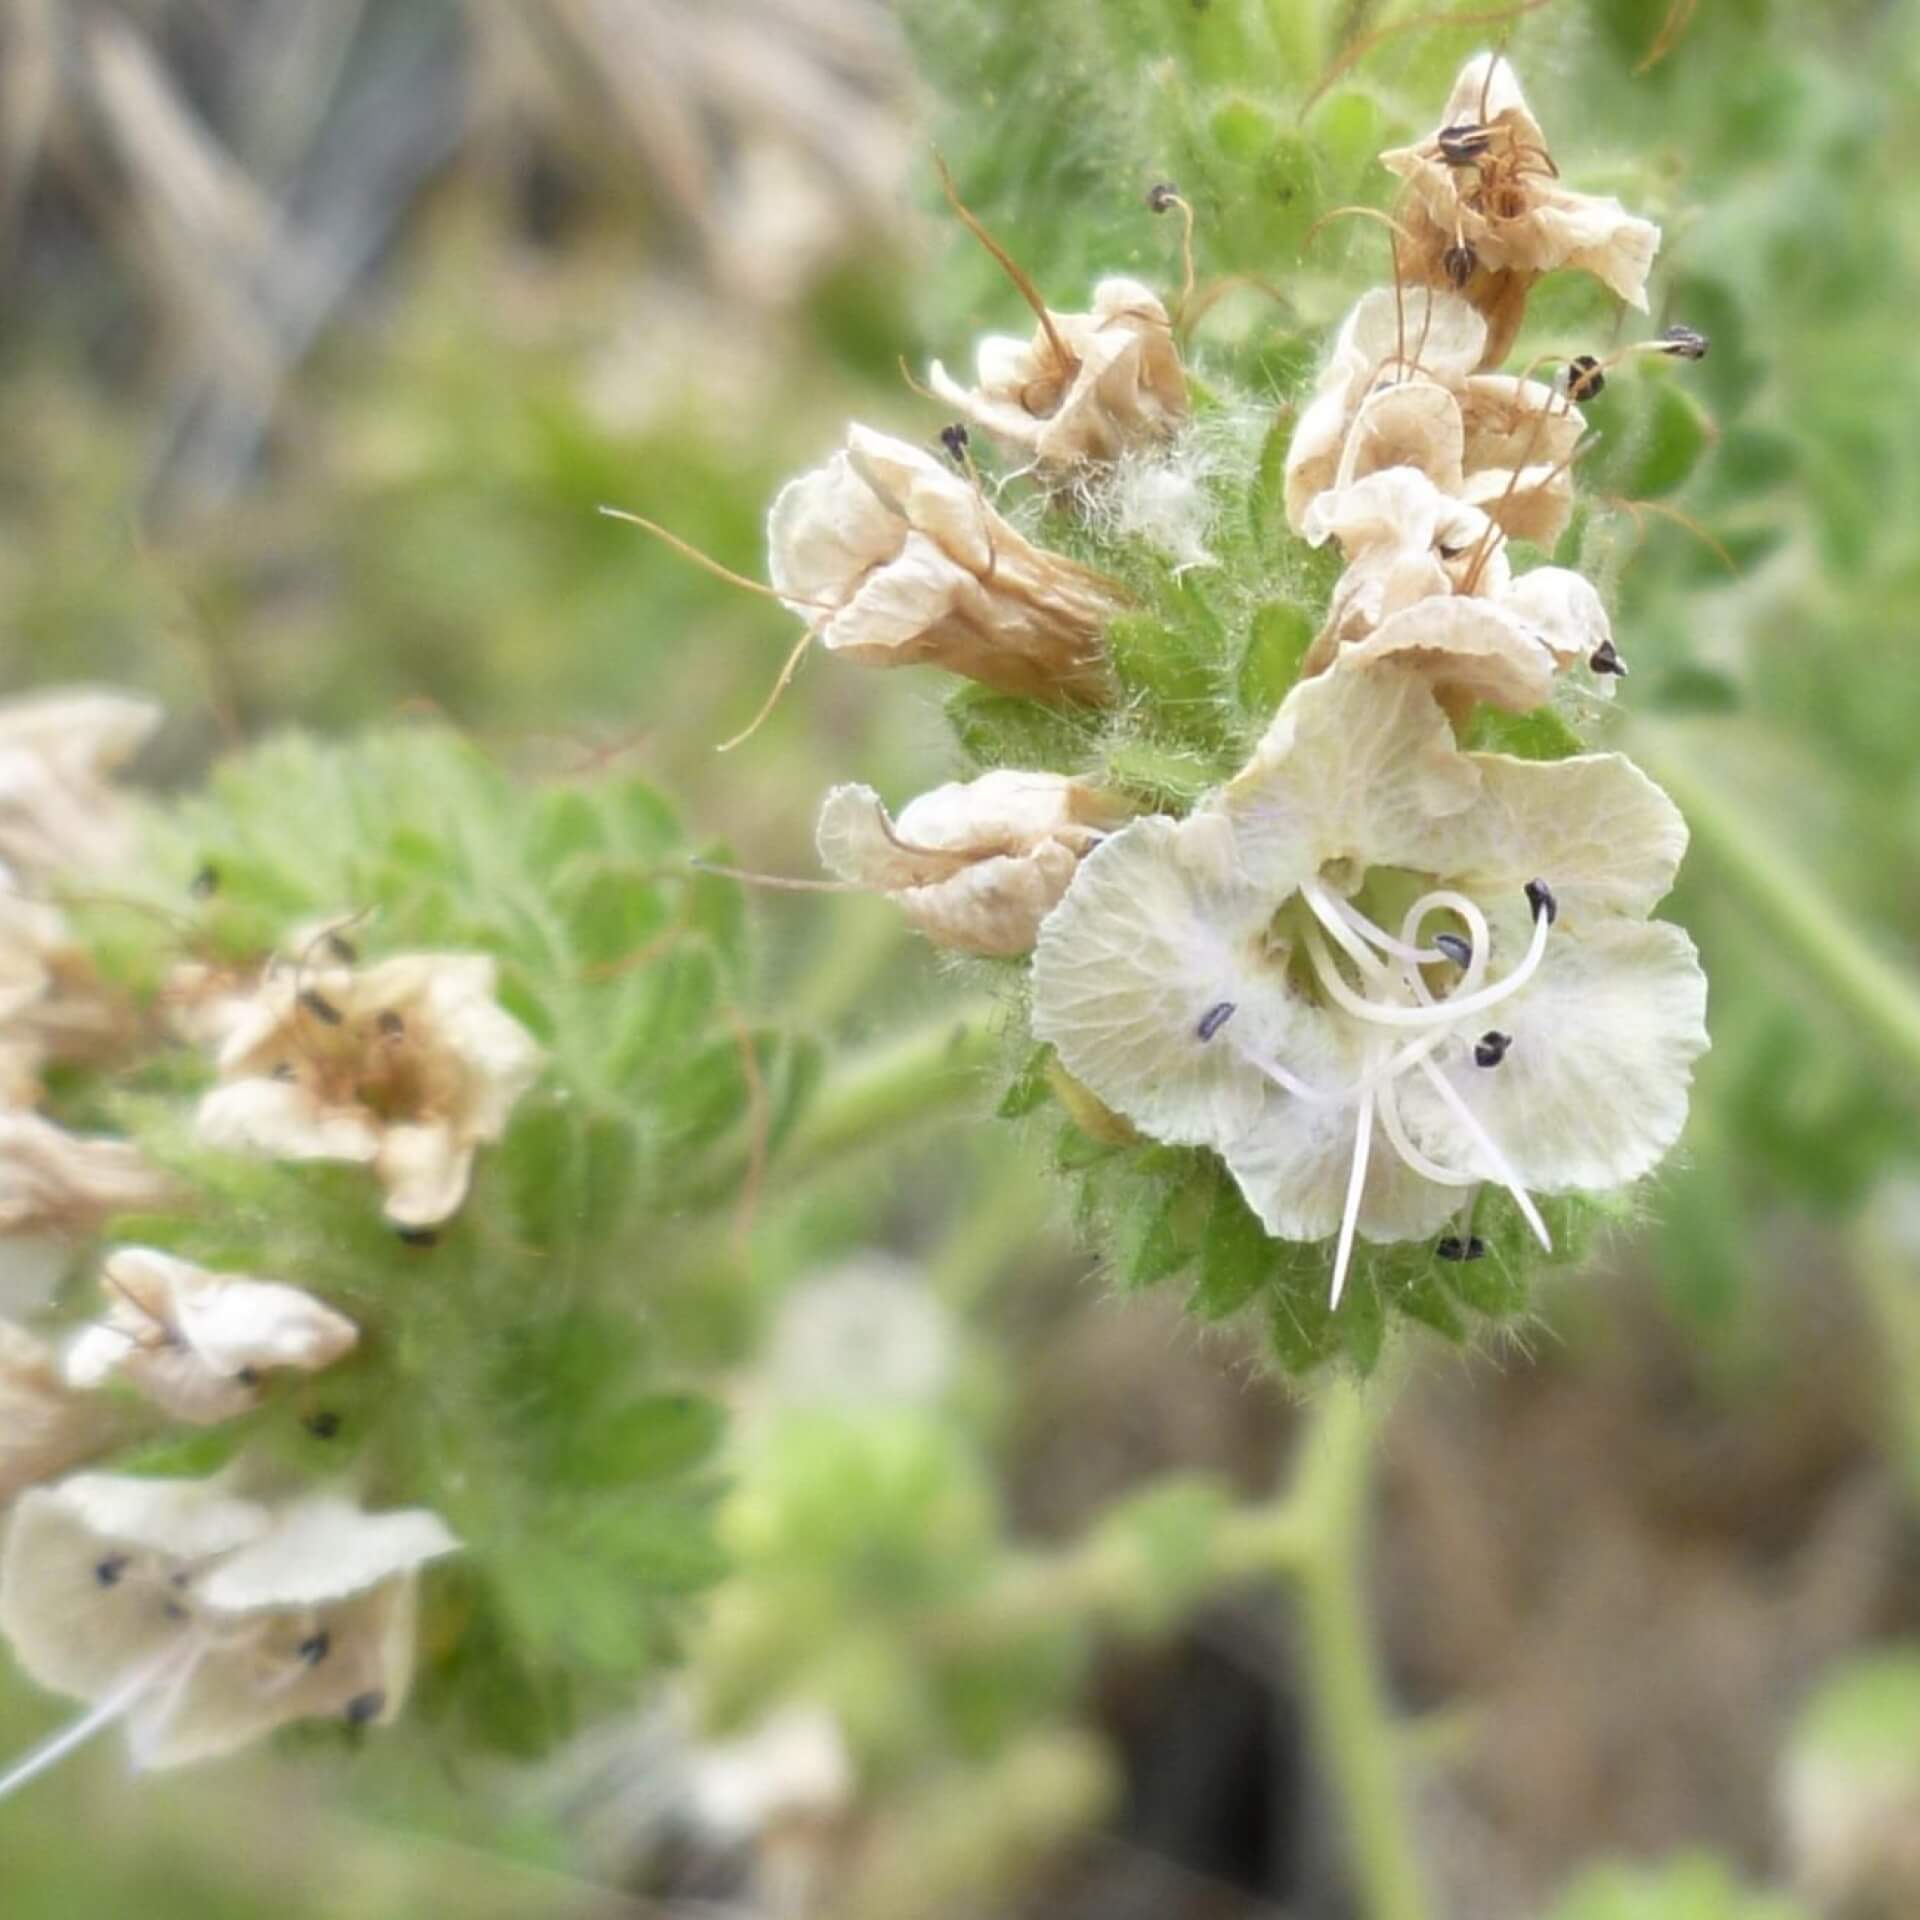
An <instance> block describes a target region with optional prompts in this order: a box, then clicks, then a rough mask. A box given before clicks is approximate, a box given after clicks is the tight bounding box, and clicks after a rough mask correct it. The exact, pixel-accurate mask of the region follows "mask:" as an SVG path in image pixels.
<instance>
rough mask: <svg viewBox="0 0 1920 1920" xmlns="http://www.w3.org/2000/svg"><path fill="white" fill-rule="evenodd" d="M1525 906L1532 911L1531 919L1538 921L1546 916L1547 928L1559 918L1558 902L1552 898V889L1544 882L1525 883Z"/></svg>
mask: <svg viewBox="0 0 1920 1920" xmlns="http://www.w3.org/2000/svg"><path fill="white" fill-rule="evenodd" d="M1527 905H1528V906H1530V907H1531V908H1532V909H1533V917H1534V918H1535V919H1536V920H1538V919H1539V918H1540V917H1541V915H1542V914H1544V915H1545V916H1546V921H1547V925H1548V926H1552V925H1553V923H1554V922H1555V921H1556V920H1557V919H1559V917H1560V902H1559V901H1558V900H1556V899H1555V898H1554V897H1553V889H1552V888H1551V887H1550V886H1548V885H1547V883H1546V882H1545V881H1544V880H1529V881H1528V882H1527Z"/></svg>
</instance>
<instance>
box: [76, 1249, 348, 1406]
mask: <svg viewBox="0 0 1920 1920" xmlns="http://www.w3.org/2000/svg"><path fill="white" fill-rule="evenodd" d="M101 1285H102V1288H103V1290H104V1291H105V1293H106V1296H107V1310H106V1315H105V1317H104V1319H102V1320H99V1321H97V1322H95V1323H94V1324H93V1325H91V1326H89V1327H87V1328H86V1329H85V1330H84V1331H83V1332H82V1333H80V1334H79V1335H78V1336H77V1337H76V1338H75V1340H74V1341H73V1343H72V1345H71V1346H69V1347H68V1349H67V1354H66V1360H65V1370H66V1377H67V1381H68V1383H69V1385H72V1386H75V1387H88V1388H91V1387H101V1386H104V1385H105V1384H106V1383H107V1382H108V1381H109V1380H113V1379H124V1380H126V1381H128V1382H129V1383H130V1384H131V1385H133V1386H135V1387H137V1388H138V1389H139V1390H140V1391H141V1392H142V1393H143V1394H145V1395H146V1397H147V1398H148V1399H149V1400H151V1401H152V1402H153V1403H154V1405H156V1406H157V1407H160V1408H161V1409H163V1410H164V1411H165V1412H167V1413H169V1414H171V1415H172V1416H173V1417H174V1418H175V1419H176V1420H185V1421H188V1422H190V1423H192V1424H193V1425H195V1426H211V1425H213V1424H215V1423H216V1422H218V1421H221V1420H230V1419H232V1418H234V1416H235V1415H237V1414H242V1413H245V1412H247V1411H248V1410H249V1409H251V1408H252V1407H254V1406H257V1405H258V1404H259V1399H260V1383H261V1378H262V1376H263V1375H265V1374H268V1373H271V1372H273V1371H275V1370H277V1369H280V1368H293V1369H295V1370H297V1371H299V1372H302V1373H317V1372H318V1371H319V1370H320V1369H321V1368H323V1367H329V1366H331V1365H332V1364H333V1363H334V1362H335V1361H336V1360H339V1359H341V1358H342V1357H343V1356H344V1355H346V1354H347V1353H348V1352H350V1351H351V1350H352V1348H353V1346H354V1343H355V1342H356V1341H357V1340H358V1339H359V1337H360V1335H359V1329H358V1328H357V1327H355V1325H354V1324H353V1322H352V1321H351V1320H349V1319H347V1318H346V1317H345V1316H344V1315H342V1314H338V1313H335V1312H334V1311H333V1309H332V1308H331V1307H329V1306H326V1305H325V1304H324V1303H323V1302H321V1301H319V1300H316V1299H315V1298H314V1297H313V1295H312V1294H310V1293H303V1292H302V1291H301V1290H300V1289H299V1288H298V1287H289V1286H285V1285H283V1284H282V1283H280V1282H279V1281H275V1280H256V1279H254V1278H252V1277H251V1276H250V1275H247V1274H241V1273H210V1272H209V1271H208V1270H207V1269H206V1268H205V1267H198V1266H195V1265H194V1264H193V1263H192V1262H191V1261H188V1260H181V1259H177V1258H175V1257H174V1256H173V1255H172V1254H167V1253H160V1252H156V1251H155V1250H154V1249H153V1248H151V1247H121V1248H119V1249H118V1250H117V1251H116V1252H114V1253H113V1254H112V1255H110V1256H109V1257H108V1259H107V1261H106V1263H105V1265H104V1266H103V1267H102V1269H101Z"/></svg>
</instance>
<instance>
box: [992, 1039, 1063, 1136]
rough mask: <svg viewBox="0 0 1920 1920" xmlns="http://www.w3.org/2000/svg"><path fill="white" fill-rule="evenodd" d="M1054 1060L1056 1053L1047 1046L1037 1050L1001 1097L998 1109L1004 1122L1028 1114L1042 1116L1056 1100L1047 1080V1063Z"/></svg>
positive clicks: (995, 1110)
mask: <svg viewBox="0 0 1920 1920" xmlns="http://www.w3.org/2000/svg"><path fill="white" fill-rule="evenodd" d="M1052 1058H1053V1049H1052V1048H1051V1047H1045V1046H1041V1047H1035V1048H1034V1049H1033V1051H1032V1052H1031V1053H1029V1054H1028V1055H1027V1057H1026V1061H1025V1063H1024V1064H1023V1065H1022V1066H1021V1068H1020V1071H1019V1072H1018V1073H1016V1074H1015V1075H1014V1076H1013V1079H1012V1081H1011V1082H1010V1083H1009V1085H1008V1087H1007V1090H1006V1092H1005V1093H1003V1094H1002V1095H1001V1096H1000V1104H999V1105H998V1106H997V1107H995V1108H994V1112H995V1114H996V1115H997V1116H998V1117H999V1118H1000V1119H1002V1120H1019V1119H1023V1118H1024V1117H1025V1116H1026V1115H1027V1114H1030V1113H1036V1112H1038V1111H1039V1109H1040V1108H1041V1107H1043V1106H1045V1105H1046V1104H1047V1102H1048V1101H1049V1100H1050V1099H1051V1098H1052V1097H1053V1089H1052V1087H1051V1086H1050V1085H1049V1083H1048V1080H1047V1063H1048V1061H1049V1060H1051V1059H1052Z"/></svg>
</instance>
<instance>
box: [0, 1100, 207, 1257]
mask: <svg viewBox="0 0 1920 1920" xmlns="http://www.w3.org/2000/svg"><path fill="white" fill-rule="evenodd" d="M178 1197H179V1196H178V1193H177V1191H176V1190H175V1188H174V1186H173V1184H172V1182H170V1181H169V1180H168V1179H167V1178H166V1176H165V1175H164V1174H162V1173H161V1172H160V1171H159V1170H158V1169H157V1168H155V1167H153V1166H152V1165H151V1164H149V1162H148V1161H147V1160H146V1159H145V1158H144V1157H143V1156H142V1155H141V1153H140V1151H139V1149H138V1148H137V1147H133V1146H129V1145H128V1143H127V1142H126V1141H124V1140H113V1139H108V1138H106V1137H105V1136H102V1135H98V1134H82V1133H68V1132H67V1131H66V1130H65V1129H64V1128H63V1127H57V1126H55V1125H54V1124H53V1122H52V1121H51V1120H45V1119H42V1118H41V1116H40V1115H39V1114H37V1113H7V1112H0V1238H4V1237H7V1236H11V1235H15V1234H22V1235H36V1236H37V1235H45V1234H51V1235H55V1236H60V1237H69V1238H72V1237H78V1236H79V1235H81V1234H84V1233H87V1232H90V1231H91V1230H92V1229H94V1228H95V1227H97V1226H99V1225H100V1223H101V1222H102V1221H103V1220H106V1219H109V1218H110V1217H111V1216H112V1215H114V1214H116V1213H133V1212H138V1211H140V1210H141V1209H143V1208H152V1207H164V1206H167V1205H169V1204H171V1203H172V1202H173V1201H175V1200H176V1199H178Z"/></svg>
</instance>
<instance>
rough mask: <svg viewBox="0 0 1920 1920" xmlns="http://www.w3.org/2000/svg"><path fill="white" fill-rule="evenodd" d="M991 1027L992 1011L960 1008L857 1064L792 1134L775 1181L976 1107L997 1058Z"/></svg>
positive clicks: (839, 1076)
mask: <svg viewBox="0 0 1920 1920" xmlns="http://www.w3.org/2000/svg"><path fill="white" fill-rule="evenodd" d="M994 1022H995V1015H994V1012H993V1009H992V1008H991V1007H988V1006H985V1005H981V1004H978V1003H975V1004H970V1005H962V1006H958V1007H954V1008H952V1009H951V1010H950V1011H948V1012H946V1013H942V1014H939V1015H936V1016H935V1017H934V1018H933V1019H931V1020H929V1021H927V1022H926V1023H925V1024H924V1025H923V1026H919V1027H916V1028H913V1029H912V1030H911V1031H909V1032H907V1033H905V1034H902V1035H899V1036H898V1037H896V1038H894V1039H891V1040H888V1041H885V1042H883V1043H882V1044H881V1045H879V1046H877V1047H874V1048H872V1049H870V1050H869V1051H868V1052H866V1053H864V1054H859V1055H856V1056H854V1058H853V1059H851V1060H850V1061H848V1062H846V1063H845V1064H844V1065H842V1066H841V1067H840V1069H839V1070H838V1071H837V1072H836V1073H835V1074H834V1076H833V1077H832V1078H831V1079H830V1080H829V1081H828V1082H827V1084H826V1085H825V1086H824V1087H823V1088H821V1090H820V1094H819V1097H818V1098H817V1099H816V1100H815V1101H814V1102H813V1104H812V1106H810V1107H809V1108H808V1109H807V1111H806V1113H805V1114H804V1115H802V1117H801V1119H800V1121H799V1123H798V1124H797V1125H796V1126H795V1127H794V1130H793V1132H792V1134H791V1135H790V1136H789V1138H788V1139H787V1142H786V1144H785V1146H783V1147H782V1149H781V1150H780V1154H779V1157H778V1159H777V1161H776V1163H775V1174H776V1176H777V1177H778V1178H780V1179H783V1180H796V1179H802V1178H804V1177H805V1176H806V1175H808V1174H810V1173H813V1172H815V1171H816V1170H818V1169H819V1168H820V1167H822V1166H825V1165H827V1164H828V1163H830V1162H832V1161H835V1160H840V1159H843V1158H845V1157H846V1156H847V1155H848V1154H851V1153H856V1152H858V1151H860V1150H861V1149H862V1148H865V1147H873V1146H881V1145H885V1144H889V1143H891V1142H893V1141H895V1140H897V1139H898V1138H899V1136H900V1135H901V1133H902V1132H904V1131H906V1130H907V1129H908V1128H911V1127H914V1126H917V1125H919V1124H921V1123H922V1122H924V1121H928V1120H934V1119H939V1118H942V1117H944V1116H947V1115H950V1114H952V1113H953V1112H954V1111H955V1110H956V1109H958V1108H960V1107H962V1106H964V1105H965V1103H966V1102H968V1101H970V1100H977V1099H978V1098H979V1095H980V1075H981V1070H982V1069H983V1068H985V1067H987V1066H988V1065H990V1064H991V1063H992V1061H993V1060H994V1058H995V1057H996V1056H997V1054H998V1052H999V1046H1000V1043H999V1040H998V1038H997V1037H996V1035H995V1032H994Z"/></svg>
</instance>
